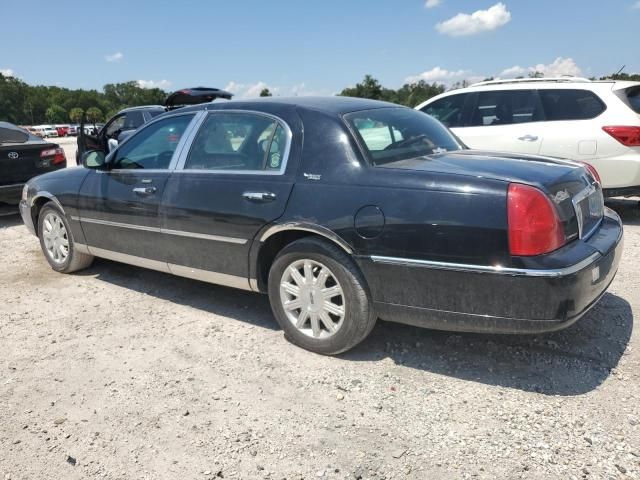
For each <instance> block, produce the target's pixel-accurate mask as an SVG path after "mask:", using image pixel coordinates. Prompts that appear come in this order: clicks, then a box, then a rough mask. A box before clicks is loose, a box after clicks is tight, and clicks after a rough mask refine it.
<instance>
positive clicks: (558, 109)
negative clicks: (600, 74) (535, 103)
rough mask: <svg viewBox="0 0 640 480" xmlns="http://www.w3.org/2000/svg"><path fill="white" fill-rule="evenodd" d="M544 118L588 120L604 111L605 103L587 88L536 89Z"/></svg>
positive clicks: (550, 119) (551, 119)
mask: <svg viewBox="0 0 640 480" xmlns="http://www.w3.org/2000/svg"><path fill="white" fill-rule="evenodd" d="M538 94H539V95H540V101H541V102H542V107H543V108H544V114H545V118H546V120H548V121H554V120H588V119H591V118H595V117H597V116H598V115H600V114H601V113H602V112H604V111H605V109H606V108H607V107H606V105H605V104H604V102H603V101H602V100H600V98H599V97H598V96H597V95H596V94H595V93H593V92H590V91H589V90H564V89H554V90H538Z"/></svg>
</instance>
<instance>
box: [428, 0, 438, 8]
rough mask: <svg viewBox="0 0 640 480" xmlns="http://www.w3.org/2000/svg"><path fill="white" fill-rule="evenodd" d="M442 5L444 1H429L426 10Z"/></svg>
mask: <svg viewBox="0 0 640 480" xmlns="http://www.w3.org/2000/svg"><path fill="white" fill-rule="evenodd" d="M441 3H442V0H427V1H426V2H425V4H424V6H425V8H435V7H437V6H438V5H440V4H441Z"/></svg>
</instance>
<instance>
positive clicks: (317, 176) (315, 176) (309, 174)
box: [303, 173, 322, 180]
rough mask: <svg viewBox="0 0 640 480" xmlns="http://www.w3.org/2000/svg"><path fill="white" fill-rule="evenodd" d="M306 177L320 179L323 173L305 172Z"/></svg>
mask: <svg viewBox="0 0 640 480" xmlns="http://www.w3.org/2000/svg"><path fill="white" fill-rule="evenodd" d="M303 175H304V178H307V179H309V180H320V179H321V178H322V175H318V174H317V173H304V174H303Z"/></svg>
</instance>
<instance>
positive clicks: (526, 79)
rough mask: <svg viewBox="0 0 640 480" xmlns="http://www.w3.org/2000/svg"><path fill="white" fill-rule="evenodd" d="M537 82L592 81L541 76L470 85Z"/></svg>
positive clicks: (580, 78) (579, 78) (488, 81)
mask: <svg viewBox="0 0 640 480" xmlns="http://www.w3.org/2000/svg"><path fill="white" fill-rule="evenodd" d="M536 82H558V83H560V82H591V80H589V79H588V78H582V77H569V76H567V77H541V78H505V79H498V80H487V81H486V82H478V83H474V84H473V85H470V86H471V87H481V86H483V85H501V84H505V83H536Z"/></svg>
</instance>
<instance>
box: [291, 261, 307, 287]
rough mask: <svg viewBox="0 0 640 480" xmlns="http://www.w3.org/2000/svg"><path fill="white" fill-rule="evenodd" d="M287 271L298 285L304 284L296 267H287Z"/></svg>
mask: <svg viewBox="0 0 640 480" xmlns="http://www.w3.org/2000/svg"><path fill="white" fill-rule="evenodd" d="M289 273H290V274H291V278H293V281H294V282H296V283H297V284H298V286H299V287H301V286H302V285H304V278H302V275H300V272H299V271H298V269H297V268H296V267H293V266H292V267H289Z"/></svg>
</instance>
